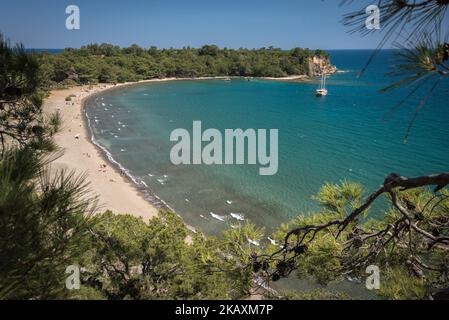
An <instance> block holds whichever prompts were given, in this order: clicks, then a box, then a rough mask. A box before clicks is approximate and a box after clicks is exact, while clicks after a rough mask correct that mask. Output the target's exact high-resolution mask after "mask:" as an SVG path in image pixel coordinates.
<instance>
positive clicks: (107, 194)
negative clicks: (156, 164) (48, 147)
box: [44, 77, 226, 232]
mask: <svg viewBox="0 0 449 320" xmlns="http://www.w3.org/2000/svg"><path fill="white" fill-rule="evenodd" d="M225 78H226V77H201V78H194V79H185V78H165V79H152V80H144V81H138V82H128V83H122V84H116V85H112V84H97V85H93V86H79V87H72V88H69V89H62V90H54V91H52V92H51V93H50V96H49V97H48V98H47V99H46V101H45V104H44V111H45V112H46V113H52V112H56V111H57V112H59V113H60V114H61V117H62V120H63V128H62V130H61V132H60V133H58V134H57V136H56V138H55V140H56V143H57V144H58V146H60V147H61V148H62V149H63V150H64V155H63V156H62V157H61V158H59V159H57V160H56V161H55V162H54V163H53V164H52V167H53V168H56V169H68V170H75V171H76V172H77V173H83V172H87V173H88V182H89V184H90V188H91V189H92V191H93V192H94V193H95V194H97V195H98V197H99V201H100V206H101V207H100V209H99V210H98V211H99V212H102V211H105V210H111V211H112V212H114V213H116V214H131V215H133V216H139V217H142V218H144V219H151V218H153V217H155V216H157V215H158V213H159V210H170V211H173V212H176V211H175V210H174V209H173V208H171V207H170V205H169V204H167V203H166V202H165V201H164V200H163V199H162V198H160V197H159V196H158V195H157V194H156V193H154V192H152V191H151V186H147V185H146V184H145V185H144V184H143V183H144V182H143V181H140V180H139V179H138V178H136V177H134V176H132V175H131V174H130V172H129V170H128V169H126V168H125V167H123V166H122V165H121V164H120V163H119V162H118V161H116V160H115V159H114V158H113V156H112V155H111V153H110V152H109V150H108V149H107V148H105V147H104V146H102V145H101V143H99V142H98V141H97V140H96V137H95V135H94V133H93V128H92V126H91V123H90V121H91V120H90V119H89V116H88V114H87V110H86V109H87V107H88V104H87V103H88V102H89V101H90V100H92V99H95V97H96V96H101V95H103V94H105V93H107V92H108V91H112V90H117V89H123V88H126V87H130V86H135V85H140V84H145V83H160V82H169V81H182V80H184V81H189V80H214V79H225ZM68 96H72V101H70V102H67V101H66V97H68ZM77 130H79V131H77ZM187 227H188V228H189V229H190V230H191V231H192V232H196V228H194V227H192V226H188V225H187Z"/></svg>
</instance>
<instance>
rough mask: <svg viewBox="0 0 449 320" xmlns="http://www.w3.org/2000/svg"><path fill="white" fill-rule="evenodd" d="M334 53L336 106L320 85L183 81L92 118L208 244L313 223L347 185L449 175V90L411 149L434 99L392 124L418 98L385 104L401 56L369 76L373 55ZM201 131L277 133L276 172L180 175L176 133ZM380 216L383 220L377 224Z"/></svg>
mask: <svg viewBox="0 0 449 320" xmlns="http://www.w3.org/2000/svg"><path fill="white" fill-rule="evenodd" d="M329 52H330V54H331V60H332V63H333V64H335V65H336V66H337V68H338V69H339V72H338V73H337V74H334V75H331V76H330V77H329V79H328V89H329V95H328V96H327V97H323V98H317V97H315V89H316V87H317V83H293V82H277V81H267V80H257V79H255V80H254V81H251V82H248V81H245V80H244V79H235V80H232V81H230V82H225V81H222V80H195V81H182V80H181V81H174V82H164V83H149V84H139V85H134V86H130V87H125V88H120V89H116V90H112V91H109V92H105V93H102V94H100V95H97V96H95V97H92V98H90V99H89V100H88V101H87V103H86V114H87V116H88V118H89V122H90V126H91V129H92V131H93V136H94V139H95V141H96V142H97V143H98V144H99V145H101V146H102V147H103V148H104V150H105V151H106V152H107V153H108V155H109V157H110V158H111V159H113V160H114V161H116V162H117V163H118V164H120V166H121V167H122V169H123V170H126V171H127V172H128V173H129V175H130V176H131V177H132V178H133V179H134V181H135V182H136V183H137V184H138V185H139V188H141V189H142V190H143V191H146V194H147V196H148V198H149V199H150V200H152V201H153V202H157V199H156V198H154V197H152V196H151V195H152V194H155V195H157V196H158V197H159V198H160V199H162V200H163V201H164V202H165V203H167V204H168V205H169V206H170V207H171V208H173V209H174V210H175V211H176V212H177V213H178V214H180V215H181V216H182V217H183V219H184V220H185V221H186V223H187V224H189V225H192V226H194V227H196V228H199V229H201V230H203V231H205V232H206V233H209V234H217V233H219V232H220V231H221V230H223V229H224V228H226V227H227V226H229V225H231V226H234V225H238V224H239V223H242V221H241V218H243V219H245V220H247V221H248V220H250V221H252V222H255V223H256V224H257V225H259V226H263V227H266V228H267V230H268V231H270V230H273V229H274V228H275V227H276V226H278V225H280V224H281V223H283V222H287V221H289V220H290V219H291V218H293V217H296V216H298V215H299V214H313V212H316V211H318V210H319V206H318V204H317V203H316V202H315V201H314V200H312V196H313V195H315V194H317V193H318V191H319V190H320V187H321V186H323V184H325V183H339V182H341V181H343V180H344V179H347V180H349V181H353V182H358V183H361V184H362V185H363V186H364V187H365V190H366V194H369V193H371V192H373V191H374V190H375V189H376V188H377V187H378V186H379V185H381V184H382V183H383V180H384V179H385V177H386V176H387V175H388V174H390V173H392V172H395V173H398V174H401V175H404V176H420V175H428V174H432V173H439V172H446V171H447V169H448V165H449V162H448V155H449V139H448V138H447V137H448V135H449V126H448V123H449V112H447V110H446V109H447V106H448V100H449V93H448V91H447V89H446V91H443V89H442V88H447V87H448V86H447V84H446V85H443V84H442V85H440V87H439V88H440V90H436V92H435V93H434V95H433V96H432V97H431V99H430V100H429V101H428V103H427V104H426V106H425V108H424V109H423V110H422V112H421V113H420V114H419V116H418V118H417V120H416V123H415V125H414V126H413V128H412V131H411V135H410V137H409V140H408V143H407V144H403V138H404V135H405V133H406V130H407V126H408V124H409V122H410V120H411V118H412V116H413V112H414V110H415V109H416V107H417V106H418V105H419V103H420V99H422V97H423V95H424V93H425V91H423V92H421V93H420V95H417V96H414V97H412V98H411V99H409V100H408V101H407V103H405V104H404V105H403V106H402V107H401V108H400V109H399V110H398V111H397V112H395V113H394V114H393V115H392V116H391V117H388V118H387V119H386V118H385V115H386V114H387V112H388V110H390V109H391V108H392V107H394V106H395V105H396V104H397V103H398V102H400V101H401V100H402V99H403V98H404V97H405V96H406V95H407V93H408V91H407V88H403V89H400V90H398V91H393V92H389V93H386V94H381V93H379V90H380V89H381V88H383V87H385V86H387V85H389V84H390V83H391V82H392V81H393V79H391V78H389V77H387V76H386V74H387V73H388V72H389V71H390V69H389V67H390V66H391V65H392V64H394V63H395V56H394V52H393V51H390V50H384V51H380V52H379V53H378V55H377V57H376V58H375V60H374V61H373V63H372V64H371V65H370V66H369V68H368V70H367V72H366V73H365V74H364V75H363V76H362V77H358V74H359V71H360V70H361V69H362V68H363V67H364V66H365V64H366V62H367V61H368V59H369V57H370V55H371V53H372V51H370V50H331V51H329ZM446 80H447V79H446ZM424 89H425V88H424ZM195 120H201V121H202V124H203V130H204V129H207V128H216V129H219V130H220V131H222V132H224V130H225V129H237V128H241V129H249V128H253V129H279V171H278V173H277V174H276V175H274V176H260V175H259V174H258V168H259V166H249V165H240V166H239V165H223V166H218V165H214V166H206V165H199V166H193V165H182V166H175V165H173V164H171V162H170V149H171V147H172V146H173V144H174V143H172V142H170V133H171V132H172V131H173V130H174V129H177V128H185V129H187V130H189V131H190V132H191V131H192V122H193V121H195ZM124 201H126V200H125V199H124ZM211 213H213V214H211ZM380 213H381V210H377V211H376V210H373V212H372V216H373V217H376V216H379V215H380ZM217 217H218V218H217ZM236 217H239V218H240V219H236ZM222 220H224V221H222ZM263 241H268V240H266V239H265V240H263Z"/></svg>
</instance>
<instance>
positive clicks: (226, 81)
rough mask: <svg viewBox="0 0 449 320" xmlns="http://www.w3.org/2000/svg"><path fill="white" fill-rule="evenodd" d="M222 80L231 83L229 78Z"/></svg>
mask: <svg viewBox="0 0 449 320" xmlns="http://www.w3.org/2000/svg"><path fill="white" fill-rule="evenodd" d="M223 80H224V81H226V82H228V81H231V78H229V77H226V78H224V79H223Z"/></svg>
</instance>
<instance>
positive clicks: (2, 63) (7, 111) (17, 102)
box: [0, 34, 60, 153]
mask: <svg viewBox="0 0 449 320" xmlns="http://www.w3.org/2000/svg"><path fill="white" fill-rule="evenodd" d="M46 70H47V71H44V70H42V72H41V68H40V64H39V60H38V58H37V57H36V56H35V55H32V54H28V53H26V52H25V49H24V48H23V47H22V46H20V45H17V46H16V47H14V48H12V47H11V46H10V44H9V42H8V41H7V40H5V39H3V36H2V35H1V34H0V143H1V145H0V152H2V153H3V152H4V151H5V148H6V139H8V141H12V142H13V143H14V144H18V145H20V146H22V147H24V146H28V147H32V148H35V149H39V150H46V151H51V150H54V149H55V148H56V146H55V145H54V143H53V141H52V136H53V135H54V134H55V133H56V131H57V130H58V129H59V126H60V119H59V115H58V114H53V115H50V116H49V117H44V115H43V110H42V104H43V97H44V94H43V93H42V92H40V91H39V89H40V88H41V87H42V86H43V83H44V82H45V80H44V78H46V77H48V73H49V71H48V68H47V69H46Z"/></svg>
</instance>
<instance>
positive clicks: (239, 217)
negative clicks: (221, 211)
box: [231, 213, 245, 221]
mask: <svg viewBox="0 0 449 320" xmlns="http://www.w3.org/2000/svg"><path fill="white" fill-rule="evenodd" d="M231 217H233V218H234V219H236V220H239V221H245V216H244V215H243V214H242V213H231Z"/></svg>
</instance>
